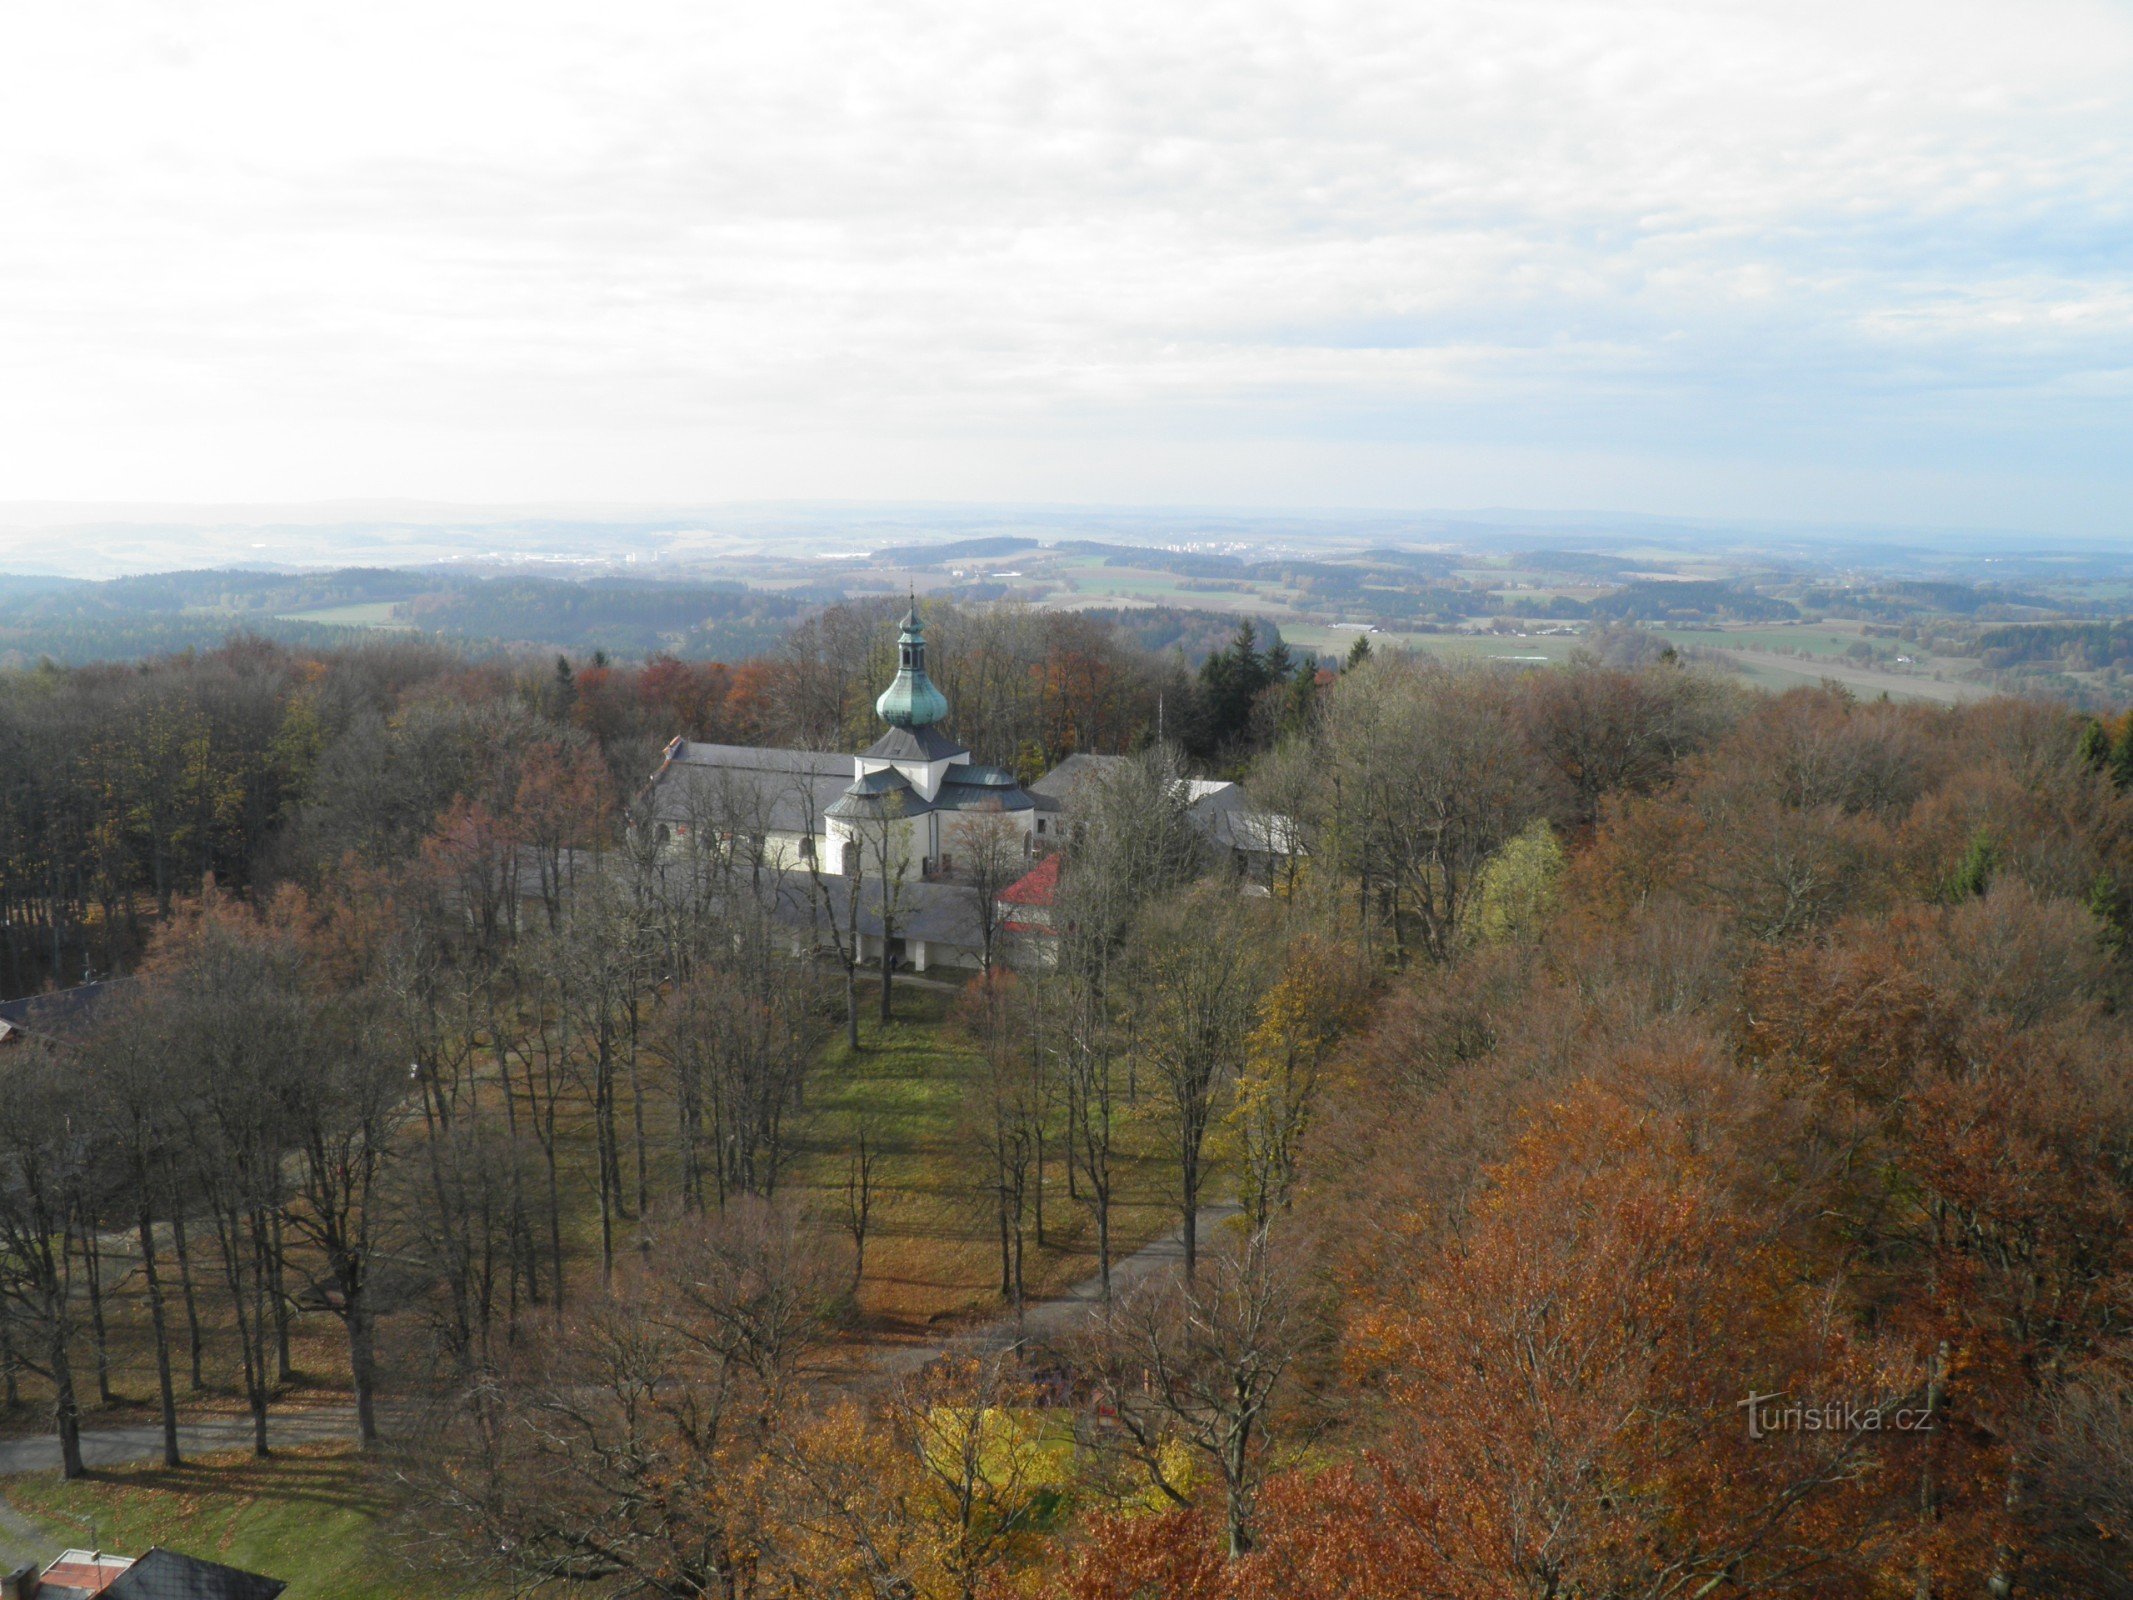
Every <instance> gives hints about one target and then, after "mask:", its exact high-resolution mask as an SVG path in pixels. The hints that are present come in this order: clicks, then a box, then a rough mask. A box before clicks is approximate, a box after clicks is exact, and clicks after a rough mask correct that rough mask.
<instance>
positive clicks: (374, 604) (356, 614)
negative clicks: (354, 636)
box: [276, 600, 413, 629]
mask: <svg viewBox="0 0 2133 1600" xmlns="http://www.w3.org/2000/svg"><path fill="white" fill-rule="evenodd" d="M398 604H400V602H399V601H397V600H372V601H367V602H364V603H361V604H358V605H349V606H321V607H319V608H318V609H317V610H315V611H285V612H282V613H281V614H280V615H279V616H278V618H277V619H276V620H278V621H281V622H324V623H331V624H334V625H335V626H338V627H343V628H394V629H401V628H410V627H412V626H413V624H412V623H407V622H401V621H399V620H397V619H396V618H395V617H394V616H393V608H394V607H395V606H397V605H398Z"/></svg>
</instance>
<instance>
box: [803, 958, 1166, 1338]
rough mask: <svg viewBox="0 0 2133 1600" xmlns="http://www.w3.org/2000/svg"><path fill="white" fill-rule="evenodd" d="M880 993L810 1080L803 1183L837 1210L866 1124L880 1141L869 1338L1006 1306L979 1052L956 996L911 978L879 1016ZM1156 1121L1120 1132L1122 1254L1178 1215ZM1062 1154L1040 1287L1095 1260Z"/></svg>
mask: <svg viewBox="0 0 2133 1600" xmlns="http://www.w3.org/2000/svg"><path fill="white" fill-rule="evenodd" d="M874 1000H875V991H874V990H872V989H871V988H868V989H866V990H864V991H863V992H862V1003H863V1004H864V1005H865V1006H866V1007H867V1008H868V1009H867V1010H866V1011H865V1012H864V1013H863V1015H862V1020H861V1023H860V1040H861V1043H862V1046H863V1048H862V1049H861V1050H860V1051H859V1052H858V1053H857V1054H856V1055H855V1054H853V1053H852V1051H851V1050H850V1049H849V1048H848V1047H847V1046H846V1044H845V1041H844V1035H843V1032H842V1030H840V1031H839V1032H838V1033H837V1034H836V1036H835V1037H834V1038H833V1039H832V1040H831V1042H830V1043H829V1045H828V1046H827V1047H826V1048H825V1049H824V1051H823V1056H822V1061H821V1064H820V1065H819V1066H818V1067H817V1069H816V1071H815V1074H814V1078H813V1081H812V1083H811V1084H810V1087H809V1091H808V1106H807V1113H806V1116H805V1118H804V1119H803V1122H802V1131H801V1134H800V1138H799V1144H800V1149H801V1154H800V1158H799V1160H798V1162H797V1164H796V1168H795V1172H794V1182H795V1185H796V1186H797V1187H798V1188H799V1189H800V1190H801V1191H802V1192H803V1193H804V1194H805V1195H806V1196H807V1198H808V1202H809V1204H810V1205H811V1206H812V1207H814V1208H815V1209H816V1210H818V1211H819V1212H820V1213H822V1214H823V1215H825V1216H834V1215H836V1214H837V1212H838V1210H839V1208H840V1206H841V1202H842V1196H843V1189H844V1183H845V1175H846V1172H847V1168H848V1156H847V1152H848V1151H850V1150H851V1149H852V1148H853V1146H854V1144H855V1143H856V1133H857V1130H858V1129H859V1128H860V1127H861V1126H864V1127H866V1128H867V1129H868V1130H869V1143H870V1144H872V1145H874V1146H876V1147H877V1148H878V1149H879V1150H880V1152H881V1153H880V1155H879V1157H878V1158H877V1162H876V1166H875V1169H874V1182H875V1202H874V1215H873V1221H872V1224H871V1227H870V1229H869V1234H868V1239H867V1270H866V1277H865V1280H864V1281H863V1282H862V1284H861V1285H860V1293H859V1301H860V1309H861V1312H862V1314H863V1315H864V1317H865V1331H866V1334H867V1336H868V1337H869V1338H872V1339H883V1340H887V1341H890V1342H896V1341H900V1340H908V1339H913V1338H921V1337H924V1336H925V1335H926V1334H927V1333H928V1331H929V1330H937V1329H938V1327H939V1325H940V1324H941V1323H943V1322H953V1321H960V1320H964V1319H967V1318H969V1317H972V1316H981V1315H987V1314H991V1313H994V1312H997V1311H998V1310H999V1309H1000V1299H999V1287H1000V1269H999V1234H998V1231H997V1227H996V1224H995V1222H994V1219H993V1212H992V1209H991V1203H990V1201H989V1199H988V1198H987V1196H986V1194H985V1193H984V1190H983V1183H984V1170H985V1169H984V1160H983V1155H982V1147H981V1146H980V1145H979V1144H978V1143H977V1137H978V1136H977V1135H976V1133H975V1132H974V1130H973V1129H972V1127H971V1124H970V1123H969V1121H968V1117H969V1113H970V1111H971V1110H972V1109H973V1108H974V1106H973V1096H972V1092H971V1090H972V1078H973V1075H974V1071H975V1066H976V1062H975V1058H974V1056H973V1055H972V1053H971V1052H970V1050H969V1048H968V1046H966V1045H965V1044H964V1043H963V1042H962V1041H961V1040H960V1039H958V1038H957V1037H956V1036H955V1032H954V1029H953V1027H952V1025H951V1024H950V1023H949V1022H948V1021H947V1017H948V1014H949V1011H950V1009H951V1008H952V1006H953V1004H954V997H953V996H952V995H948V994H944V993H942V992H940V991H938V990H929V989H919V988H916V987H915V986H912V985H909V984H906V985H903V986H902V987H900V988H899V989H898V990H897V992H896V1020H895V1021H893V1022H892V1023H890V1024H889V1026H888V1027H887V1028H883V1027H881V1026H880V1024H879V1023H878V1022H877V1021H875V1014H874V1012H873V1010H872V1006H873V1004H874ZM1153 1135H1154V1130H1153V1129H1150V1128H1147V1127H1141V1126H1131V1125H1129V1126H1128V1127H1127V1128H1125V1129H1124V1130H1123V1133H1122V1138H1121V1143H1122V1144H1123V1145H1124V1147H1125V1155H1124V1158H1123V1159H1122V1160H1121V1161H1120V1162H1119V1163H1118V1172H1119V1175H1118V1180H1117V1195H1116V1197H1115V1199H1114V1201H1113V1205H1112V1218H1111V1233H1112V1239H1111V1248H1112V1254H1113V1257H1114V1259H1115V1258H1117V1257H1119V1256H1123V1255H1126V1254H1128V1253H1130V1252H1132V1251H1134V1250H1137V1249H1139V1248H1140V1246H1142V1245H1143V1244H1146V1243H1147V1242H1148V1241H1149V1240H1150V1239H1153V1238H1157V1237H1159V1236H1161V1235H1162V1234H1163V1233H1165V1232H1167V1231H1168V1230H1169V1229H1170V1228H1172V1227H1174V1226H1175V1225H1176V1223H1177V1214H1176V1208H1175V1206H1174V1204H1173V1203H1172V1202H1171V1200H1170V1199H1169V1194H1168V1184H1167V1181H1166V1171H1165V1167H1164V1164H1163V1163H1162V1162H1161V1161H1160V1160H1159V1159H1158V1158H1157V1156H1156V1154H1155V1153H1154V1150H1155V1145H1154V1137H1153ZM1063 1154H1064V1152H1063V1151H1061V1150H1058V1149H1053V1150H1050V1151H1048V1152H1047V1156H1046V1172H1045V1246H1044V1248H1042V1249H1038V1248H1035V1247H1034V1242H1033V1241H1032V1243H1031V1245H1030V1247H1029V1248H1028V1249H1027V1251H1026V1254H1025V1257H1024V1262H1023V1279H1024V1286H1025V1292H1026V1294H1027V1295H1028V1296H1029V1297H1030V1298H1031V1299H1041V1298H1043V1297H1045V1296H1047V1295H1053V1294H1057V1293H1059V1292H1061V1291H1063V1290H1065V1289H1067V1288H1068V1287H1070V1286H1071V1285H1073V1284H1075V1283H1078V1282H1080V1281H1081V1280H1082V1279H1084V1278H1087V1277H1091V1276H1093V1275H1094V1274H1095V1272H1096V1270H1097V1260H1096V1241H1095V1229H1094V1225H1093V1224H1092V1222H1091V1221H1090V1218H1089V1215H1088V1212H1087V1208H1086V1207H1085V1206H1082V1205H1080V1204H1078V1203H1077V1202H1076V1201H1074V1200H1073V1199H1072V1198H1071V1197H1070V1196H1069V1195H1068V1193H1067V1186H1066V1172H1065V1168H1064V1166H1063V1165H1062V1164H1061V1157H1062V1156H1063Z"/></svg>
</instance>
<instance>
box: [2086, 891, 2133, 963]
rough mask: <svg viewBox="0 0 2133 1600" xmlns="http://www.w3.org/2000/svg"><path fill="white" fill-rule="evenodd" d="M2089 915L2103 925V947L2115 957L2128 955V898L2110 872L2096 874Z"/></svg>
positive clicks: (2090, 892) (2090, 896)
mask: <svg viewBox="0 0 2133 1600" xmlns="http://www.w3.org/2000/svg"><path fill="white" fill-rule="evenodd" d="M2089 915H2090V916H2092V917H2094V918H2095V919H2096V920H2097V921H2098V922H2100V923H2102V924H2103V932H2102V934H2101V936H2100V937H2101V939H2102V941H2103V947H2104V948H2105V949H2106V950H2108V951H2110V952H2111V954H2113V955H2114V956H2120V955H2124V954H2125V953H2126V942H2127V941H2126V935H2127V927H2126V896H2125V892H2124V891H2123V890H2121V889H2120V888H2119V887H2118V880H2117V879H2115V878H2113V877H2112V876H2111V875H2110V873H2108V872H2099V873H2097V874H2096V881H2095V882H2094V883H2092V884H2090V885H2089Z"/></svg>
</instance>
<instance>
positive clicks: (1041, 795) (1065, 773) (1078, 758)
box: [1029, 752, 1127, 809]
mask: <svg viewBox="0 0 2133 1600" xmlns="http://www.w3.org/2000/svg"><path fill="white" fill-rule="evenodd" d="M1126 759H1127V758H1126V757H1124V756H1092V755H1084V754H1081V753H1078V752H1077V753H1076V754H1074V755H1070V756H1068V757H1067V758H1066V759H1065V760H1064V761H1062V762H1060V763H1059V765H1058V766H1056V767H1054V768H1052V770H1051V771H1050V772H1047V773H1046V774H1045V775H1044V776H1043V777H1041V778H1039V779H1038V780H1037V781H1036V782H1035V783H1033V784H1031V785H1030V786H1029V792H1030V793H1031V794H1033V795H1035V796H1037V797H1038V799H1040V800H1067V799H1071V798H1072V796H1073V793H1074V791H1075V790H1076V789H1078V788H1080V787H1081V786H1082V785H1083V784H1085V783H1094V782H1098V781H1100V780H1101V779H1102V778H1103V776H1104V775H1105V774H1106V773H1108V772H1112V771H1114V770H1116V769H1117V768H1118V767H1120V766H1121V765H1123V764H1124V763H1125V761H1126ZM1047 809H1057V808H1056V807H1048V808H1047Z"/></svg>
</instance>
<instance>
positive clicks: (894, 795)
mask: <svg viewBox="0 0 2133 1600" xmlns="http://www.w3.org/2000/svg"><path fill="white" fill-rule="evenodd" d="M932 809H933V802H932V801H930V800H928V799H927V798H926V797H925V796H924V795H922V794H920V793H919V792H918V791H917V790H916V789H914V788H912V787H911V780H910V779H909V778H906V777H905V776H904V775H903V774H902V773H901V772H898V771H897V770H896V769H895V768H894V767H883V768H882V769H881V770H880V771H878V772H870V773H868V774H867V775H866V776H865V777H863V778H861V779H859V780H858V781H857V782H856V783H853V784H850V785H848V786H847V787H846V788H845V791H844V792H843V793H842V794H841V795H839V796H838V797H837V803H836V804H835V805H833V806H831V807H830V808H829V811H828V813H827V814H828V815H829V816H832V817H836V818H839V819H840V820H842V821H847V822H849V821H853V820H855V819H864V820H865V821H868V822H879V821H881V820H882V819H883V818H884V817H922V816H924V815H925V814H926V813H927V812H929V811H931V810H932Z"/></svg>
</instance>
